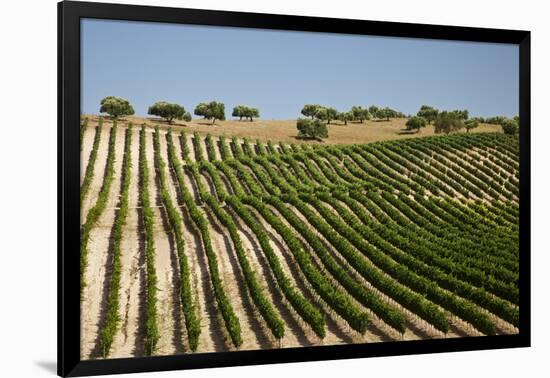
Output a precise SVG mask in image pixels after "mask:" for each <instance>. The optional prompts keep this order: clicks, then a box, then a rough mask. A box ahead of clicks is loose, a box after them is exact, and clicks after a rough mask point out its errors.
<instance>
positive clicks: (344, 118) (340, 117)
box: [336, 111, 353, 125]
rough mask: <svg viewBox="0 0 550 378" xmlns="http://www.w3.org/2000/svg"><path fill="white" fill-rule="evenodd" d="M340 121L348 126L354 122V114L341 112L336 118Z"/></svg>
mask: <svg viewBox="0 0 550 378" xmlns="http://www.w3.org/2000/svg"><path fill="white" fill-rule="evenodd" d="M336 118H337V119H338V120H339V121H341V122H344V125H347V124H348V121H353V112H351V111H349V112H341V113H338V115H337V117H336Z"/></svg>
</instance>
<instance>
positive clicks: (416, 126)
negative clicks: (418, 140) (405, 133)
mask: <svg viewBox="0 0 550 378" xmlns="http://www.w3.org/2000/svg"><path fill="white" fill-rule="evenodd" d="M426 124H427V122H426V119H425V118H423V117H418V116H415V117H411V118H409V119H408V120H407V123H406V124H405V125H406V126H407V130H416V132H417V133H418V132H420V129H421V128H423V127H426Z"/></svg>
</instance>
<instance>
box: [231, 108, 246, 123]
mask: <svg viewBox="0 0 550 378" xmlns="http://www.w3.org/2000/svg"><path fill="white" fill-rule="evenodd" d="M245 110H246V106H244V105H237V106H235V107H234V108H233V112H232V113H231V116H232V117H239V121H242V120H243V117H244V116H245V115H244V113H245Z"/></svg>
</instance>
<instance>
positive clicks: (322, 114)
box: [315, 106, 338, 124]
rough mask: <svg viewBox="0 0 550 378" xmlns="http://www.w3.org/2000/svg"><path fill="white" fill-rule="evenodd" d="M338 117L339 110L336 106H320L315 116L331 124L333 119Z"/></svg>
mask: <svg viewBox="0 0 550 378" xmlns="http://www.w3.org/2000/svg"><path fill="white" fill-rule="evenodd" d="M337 117H338V111H337V110H336V109H334V108H330V107H329V108H326V107H324V106H320V107H319V108H318V109H317V112H316V113H315V118H317V119H320V120H321V121H325V122H326V123H327V124H330V122H331V121H333V120H335V119H336V118H337Z"/></svg>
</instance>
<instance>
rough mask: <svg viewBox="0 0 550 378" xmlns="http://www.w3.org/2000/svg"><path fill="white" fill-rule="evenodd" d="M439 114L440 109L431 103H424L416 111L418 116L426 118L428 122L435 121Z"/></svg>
mask: <svg viewBox="0 0 550 378" xmlns="http://www.w3.org/2000/svg"><path fill="white" fill-rule="evenodd" d="M438 114H439V110H437V109H436V108H434V107H431V106H429V105H422V106H421V107H420V110H419V111H418V113H416V115H417V116H418V117H422V118H424V119H425V120H426V121H427V122H428V124H430V123H432V122H434V121H435V119H436V118H437V115H438Z"/></svg>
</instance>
